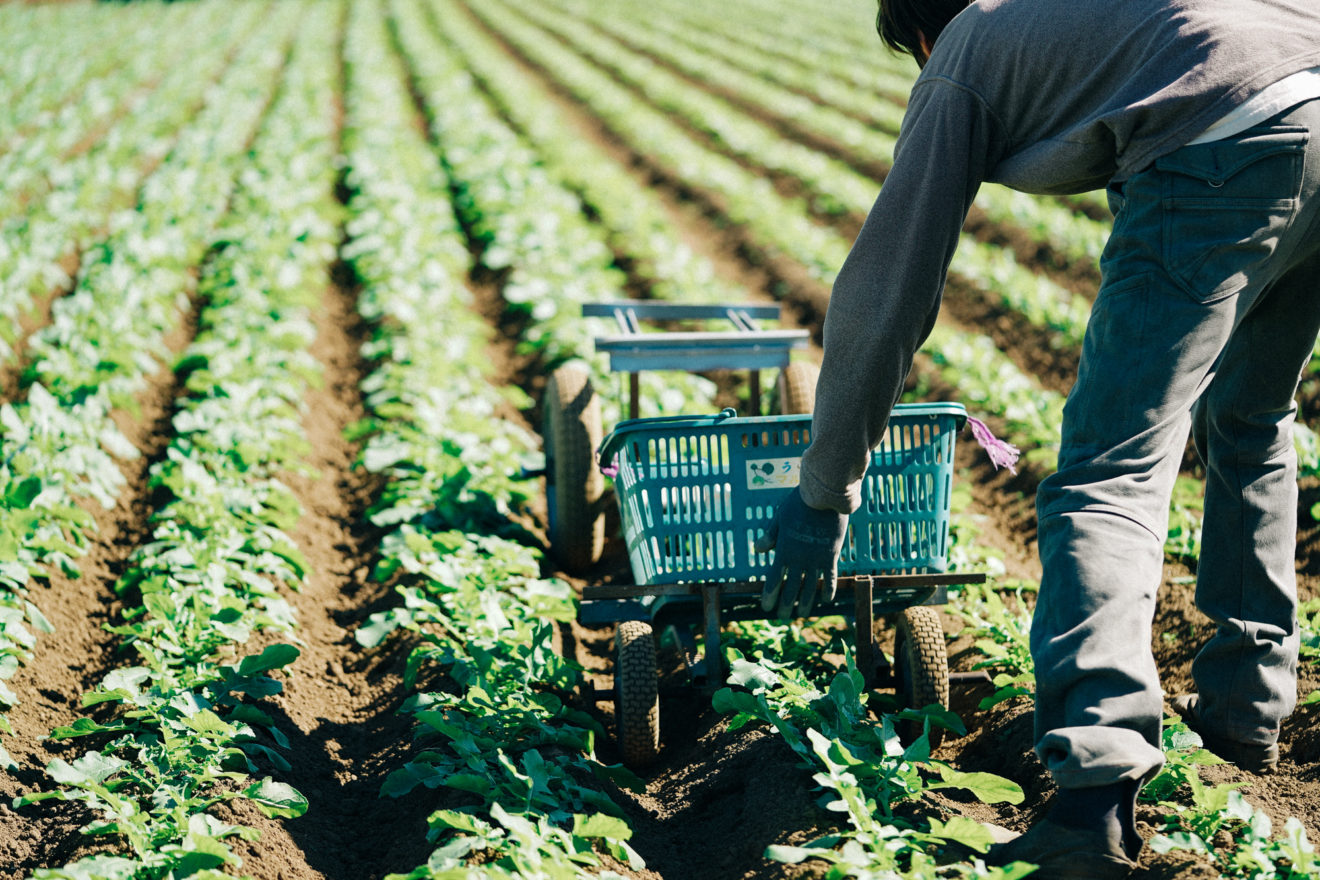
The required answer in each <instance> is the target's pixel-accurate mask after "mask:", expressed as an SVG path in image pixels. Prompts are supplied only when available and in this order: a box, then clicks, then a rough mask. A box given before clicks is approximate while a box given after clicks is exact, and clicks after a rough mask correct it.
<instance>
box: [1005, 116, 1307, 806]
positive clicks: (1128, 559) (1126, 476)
mask: <svg viewBox="0 0 1320 880" xmlns="http://www.w3.org/2000/svg"><path fill="white" fill-rule="evenodd" d="M1318 189H1320V100H1313V101H1309V102H1305V103H1303V104H1299V105H1297V106H1295V107H1293V108H1291V109H1289V110H1285V111H1284V112H1282V113H1280V114H1279V115H1278V116H1275V117H1274V118H1273V119H1270V120H1268V121H1267V122H1264V123H1261V124H1260V125H1257V126H1255V127H1253V128H1251V129H1249V130H1247V131H1245V132H1243V133H1241V134H1239V135H1236V136H1234V137H1232V138H1229V139H1226V140H1223V141H1218V142H1214V143H1208V144H1200V145H1195V146H1188V147H1183V148H1182V149H1179V150H1177V151H1175V152H1173V153H1171V154H1169V155H1167V156H1165V157H1164V158H1162V159H1159V160H1158V161H1156V162H1155V163H1154V165H1152V166H1151V167H1149V168H1147V169H1145V170H1143V171H1141V172H1140V173H1138V174H1136V175H1134V176H1132V177H1131V178H1129V179H1128V180H1126V181H1125V182H1124V183H1123V184H1122V185H1121V186H1115V187H1111V189H1110V204H1111V207H1112V208H1113V209H1114V214H1115V220H1114V231H1113V235H1112V237H1111V238H1110V240H1109V242H1108V244H1107V246H1106V248H1105V252H1104V254H1103V256H1102V258H1101V269H1102V275H1103V282H1102V284H1101V288H1100V292H1099V295H1098V297H1097V299H1096V302H1095V306H1094V309H1093V311H1092V313H1091V320H1090V323H1089V326H1088V327H1087V331H1086V339H1085V342H1084V344H1083V351H1082V359H1081V366H1080V369H1079V372H1078V377H1077V382H1076V384H1075V386H1074V387H1073V390H1072V392H1071V393H1070V394H1069V397H1068V402H1067V406H1066V407H1065V409H1064V418H1063V436H1062V449H1061V453H1060V456H1059V468H1058V471H1057V472H1056V473H1054V474H1052V475H1051V476H1050V477H1049V478H1047V479H1046V480H1045V481H1044V482H1043V483H1042V484H1041V486H1040V490H1039V493H1038V495H1037V499H1036V506H1037V515H1038V519H1039V542H1040V544H1039V549H1040V555H1041V563H1042V566H1043V569H1044V577H1043V580H1042V582H1041V589H1040V594H1039V601H1038V604H1037V607H1036V610H1035V616H1034V618H1033V623H1032V630H1031V650H1032V655H1033V657H1034V659H1035V664H1036V682H1037V698H1036V751H1037V754H1038V755H1039V756H1040V758H1041V761H1042V762H1043V763H1044V765H1045V766H1046V767H1047V768H1048V769H1049V771H1050V772H1051V774H1052V775H1053V777H1054V780H1055V782H1056V784H1057V785H1059V786H1060V787H1062V788H1080V787H1089V786H1095V785H1104V784H1108V783H1111V782H1116V781H1119V780H1124V779H1141V778H1148V777H1149V775H1151V774H1153V773H1154V772H1155V771H1157V770H1158V769H1159V767H1160V766H1161V765H1162V764H1163V760H1164V758H1163V753H1162V751H1161V749H1160V726H1161V720H1162V717H1163V692H1162V690H1161V688H1160V678H1159V671H1158V670H1157V669H1156V667H1155V662H1154V658H1153V655H1152V652H1151V624H1152V619H1153V616H1154V612H1155V603H1156V591H1157V590H1158V588H1159V586H1160V583H1161V581H1162V567H1163V559H1164V554H1163V545H1164V541H1165V537H1166V535H1167V532H1168V519H1169V503H1170V496H1171V493H1172V490H1173V483H1174V478H1175V477H1176V476H1177V474H1178V469H1179V465H1180V463H1181V461H1182V458H1183V453H1184V450H1185V449H1186V444H1187V437H1188V434H1189V432H1190V433H1191V435H1192V437H1193V438H1194V441H1195V445H1196V449H1197V451H1198V453H1199V454H1200V456H1201V459H1202V461H1203V462H1204V463H1205V468H1206V480H1205V487H1206V494H1205V521H1204V530H1203V538H1202V551H1201V556H1200V561H1199V563H1198V566H1197V586H1196V602H1197V605H1198V607H1199V608H1200V609H1201V611H1203V612H1204V613H1205V614H1206V615H1207V616H1208V617H1209V618H1210V619H1211V620H1212V621H1213V622H1214V625H1215V633H1214V636H1213V637H1212V638H1211V639H1210V641H1209V642H1208V643H1207V644H1206V645H1205V646H1204V648H1203V650H1201V651H1200V653H1199V654H1198V656H1197V657H1196V660H1195V663H1194V665H1193V675H1194V678H1195V681H1196V687H1197V691H1198V692H1199V693H1200V695H1201V699H1202V704H1201V708H1202V712H1201V714H1202V717H1203V720H1204V721H1205V723H1206V724H1207V725H1211V726H1213V727H1214V728H1215V729H1216V730H1218V731H1220V732H1221V733H1222V734H1223V735H1224V736H1227V737H1229V738H1231V739H1235V740H1240V741H1242V742H1256V743H1271V742H1274V741H1275V740H1276V739H1277V738H1278V735H1279V723H1280V721H1281V720H1282V719H1283V718H1285V717H1286V716H1287V715H1288V714H1289V713H1290V712H1291V711H1292V710H1293V708H1294V706H1295V704H1296V690H1297V684H1296V676H1297V650H1298V635H1297V622H1296V605H1297V599H1296V581H1295V563H1294V555H1295V545H1296V534H1297V462H1296V455H1295V453H1294V451H1293V445H1292V424H1293V420H1294V415H1295V411H1296V405H1295V403H1294V396H1295V394H1296V391H1297V385H1298V381H1299V378H1300V376H1301V372H1302V370H1303V368H1304V367H1305V365H1306V363H1307V362H1308V360H1309V359H1310V357H1311V353H1312V350H1313V347H1314V345H1315V342H1316V335H1317V332H1320V194H1317V190H1318Z"/></svg>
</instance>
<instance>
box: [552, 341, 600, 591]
mask: <svg viewBox="0 0 1320 880" xmlns="http://www.w3.org/2000/svg"><path fill="white" fill-rule="evenodd" d="M542 410H543V420H542V432H543V434H544V436H543V442H544V444H545V483H546V485H545V494H546V507H547V520H548V525H549V531H550V551H551V553H552V554H553V555H554V557H555V558H556V559H557V560H558V561H559V564H560V565H561V566H563V568H564V570H565V571H567V572H569V573H570V574H575V575H580V574H583V573H584V572H586V571H587V570H588V569H589V568H591V566H592V565H594V564H595V563H596V562H597V560H599V559H600V554H601V551H602V550H603V549H604V546H605V515H604V511H603V510H602V507H601V497H602V495H603V494H604V491H605V477H604V476H603V475H602V474H601V472H600V469H599V468H598V467H596V448H597V447H598V446H599V445H600V441H601V419H600V399H599V398H598V397H597V396H596V394H595V392H594V391H593V390H592V387H591V377H590V374H588V372H587V370H586V369H585V368H583V367H582V366H581V365H579V364H565V365H563V366H562V367H559V368H558V369H557V370H555V371H554V372H553V373H552V374H551V375H550V380H549V381H548V382H547V383H546V386H545V398H544V402H543V407H542Z"/></svg>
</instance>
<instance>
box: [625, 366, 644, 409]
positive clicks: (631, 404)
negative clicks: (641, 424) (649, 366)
mask: <svg viewBox="0 0 1320 880" xmlns="http://www.w3.org/2000/svg"><path fill="white" fill-rule="evenodd" d="M641 403H642V374H641V373H629V374H628V418H630V419H635V418H638V417H640V416H641V413H642V405H641Z"/></svg>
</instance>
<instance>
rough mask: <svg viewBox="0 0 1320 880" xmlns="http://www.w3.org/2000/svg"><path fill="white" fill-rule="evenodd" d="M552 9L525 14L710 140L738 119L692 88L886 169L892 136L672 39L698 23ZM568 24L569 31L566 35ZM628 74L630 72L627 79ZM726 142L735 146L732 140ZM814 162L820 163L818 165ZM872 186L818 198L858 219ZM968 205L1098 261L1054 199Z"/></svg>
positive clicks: (1074, 217) (1090, 237)
mask: <svg viewBox="0 0 1320 880" xmlns="http://www.w3.org/2000/svg"><path fill="white" fill-rule="evenodd" d="M557 5H559V6H561V7H563V8H564V10H565V11H564V12H563V13H561V14H560V15H559V16H555V15H552V14H551V13H550V12H549V11H548V10H546V9H545V8H544V7H537V8H536V9H535V10H528V12H529V13H532V14H534V15H535V17H536V19H537V20H538V22H540V23H542V24H543V25H547V26H552V29H553V30H554V32H555V33H557V34H559V35H560V36H561V38H563V39H566V40H569V41H570V42H572V43H573V44H574V46H575V47H577V48H579V49H580V50H585V51H587V52H588V53H589V54H590V55H591V57H593V58H596V59H597V60H598V61H601V62H602V63H605V64H607V65H608V66H609V67H610V68H611V69H612V70H616V71H618V72H620V73H621V74H622V75H623V76H624V77H625V79H627V80H628V81H629V82H632V83H633V84H634V85H635V86H636V87H638V88H640V89H642V90H644V91H646V92H647V93H648V95H650V94H655V93H657V92H658V94H659V95H660V96H661V99H662V100H663V101H665V102H667V103H673V102H682V103H686V102H688V101H692V102H699V103H698V104H697V106H698V110H700V104H701V103H704V104H705V105H706V106H707V107H709V108H710V109H709V111H707V112H703V113H702V114H701V117H700V122H699V125H700V126H701V127H703V128H706V127H717V128H718V130H719V132H720V133H719V134H717V136H720V137H722V136H723V135H722V132H723V131H724V130H726V129H727V128H729V127H730V125H731V123H730V122H721V121H720V116H721V115H725V114H728V115H729V119H730V120H732V119H736V118H738V117H742V116H744V115H745V114H743V113H740V112H738V111H736V110H733V109H732V108H730V107H729V106H728V105H727V104H726V103H725V102H723V101H719V100H713V99H711V98H709V97H701V96H702V92H701V91H700V89H698V88H694V86H693V84H692V82H691V80H696V81H698V82H700V83H719V84H720V86H721V89H722V90H724V91H726V92H728V93H731V94H734V95H736V96H737V97H738V99H739V101H740V102H742V103H746V104H749V105H752V106H754V107H756V108H759V109H760V110H761V111H763V112H766V113H769V114H770V115H771V117H772V118H774V119H777V120H781V121H787V122H790V123H791V125H792V127H793V128H794V129H797V130H801V131H806V132H810V133H813V134H817V135H820V136H823V137H826V138H829V139H830V140H831V141H832V142H835V143H838V144H841V145H846V155H849V156H853V157H861V158H862V160H863V161H866V162H868V163H870V162H875V161H880V162H884V163H891V162H892V161H893V153H894V140H895V139H894V137H893V135H892V134H890V133H888V132H886V131H884V130H877V129H875V128H874V127H872V126H871V125H868V124H866V123H863V122H859V121H858V120H855V119H853V118H851V117H850V116H848V115H847V114H845V113H843V112H841V111H840V110H838V109H836V108H834V107H833V106H830V105H829V104H827V103H821V102H820V101H818V100H813V99H812V98H809V97H806V96H804V95H801V94H796V93H794V92H790V91H788V90H786V89H784V88H783V87H780V86H776V85H775V84H773V83H769V82H767V81H766V80H765V79H764V78H763V77H761V76H760V75H759V74H757V73H756V72H754V71H750V70H747V69H745V68H743V67H741V66H739V65H737V64H734V63H731V62H729V61H725V60H723V59H721V58H720V57H719V55H720V54H721V53H718V52H716V51H714V50H713V49H712V47H707V46H702V47H700V48H693V47H690V46H688V45H685V41H682V40H680V39H679V34H681V33H691V32H700V31H699V29H700V22H697V23H693V24H687V23H674V24H670V25H666V24H664V23H663V19H662V20H661V22H659V23H657V25H655V26H654V27H652V26H647V27H641V26H639V25H638V24H637V19H636V18H635V17H633V16H628V15H624V14H622V10H620V11H619V12H617V13H616V14H613V15H608V16H605V17H603V18H602V17H600V16H593V17H591V18H590V19H588V17H587V16H586V15H585V14H584V7H583V6H582V5H581V3H580V2H577V0H563V2H561V3H558V4H557ZM584 20H591V21H593V22H599V24H597V25H596V26H595V27H593V28H584V27H582V26H581V24H582V22H583V21H584ZM556 21H557V22H558V24H557V25H556ZM570 22H572V23H573V25H572V26H569V27H565V25H568V24H569V23H570ZM601 34H608V35H609V39H604V40H603V39H601V36H600V35H601ZM616 41H617V42H616ZM725 51H727V50H725ZM638 53H645V54H644V55H642V54H638ZM651 57H653V58H656V59H658V60H659V61H661V62H663V63H664V64H666V65H672V66H673V67H674V68H676V69H677V70H678V71H679V72H681V73H682V74H684V76H685V77H686V78H676V77H675V75H674V74H670V73H667V72H666V70H665V69H664V68H663V67H661V66H660V65H658V64H655V63H650V62H649V61H648V60H647V59H648V58H651ZM630 70H631V71H637V72H636V73H631V72H629V71H630ZM642 70H645V71H646V75H645V76H642V75H641V74H640V71H642ZM676 109H677V108H676ZM679 112H688V111H683V110H680V111H679ZM750 124H751V122H750V121H743V122H742V123H741V124H740V126H739V128H742V129H746V128H747V127H748V126H749V125H750ZM775 134H776V135H777V137H776V139H777V140H778V141H779V142H780V143H784V144H788V143H789V142H788V141H785V139H784V137H783V135H780V134H778V132H775ZM726 142H729V143H733V144H735V145H736V143H737V141H736V140H732V141H726ZM816 161H818V162H819V159H818V160H816ZM858 176H859V177H860V175H858ZM861 179H862V180H866V178H861ZM876 183H877V182H876V181H867V184H866V185H862V184H860V183H859V184H858V188H859V189H860V191H861V192H862V193H864V194H866V198H865V200H864V201H863V203H862V204H861V205H855V204H853V203H851V202H849V201H848V198H847V197H848V194H849V193H850V192H851V191H852V189H853V188H851V187H850V188H844V189H841V190H840V192H839V193H838V194H835V193H833V192H830V191H829V190H826V192H825V193H823V195H825V196H833V197H834V198H836V199H840V200H841V204H842V205H844V206H846V207H847V208H848V210H850V211H857V210H859V209H860V213H862V214H864V213H865V212H866V210H867V209H868V208H869V207H870V202H871V201H872V200H873V199H874V190H875V187H876ZM975 204H976V205H977V207H978V208H980V209H982V210H983V211H984V212H985V213H986V216H987V217H989V218H990V219H991V220H994V221H995V222H999V223H1005V224H1007V225H1010V226H1014V225H1016V226H1019V227H1020V228H1023V229H1024V231H1027V232H1028V233H1029V234H1030V235H1031V236H1032V237H1033V238H1036V239H1037V240H1039V241H1041V242H1042V243H1046V244H1049V245H1050V246H1051V247H1052V248H1053V249H1054V251H1055V252H1056V253H1058V254H1060V255H1061V256H1063V257H1066V258H1067V259H1069V260H1087V259H1090V260H1092V261H1094V260H1095V259H1097V258H1098V257H1099V254H1100V249H1101V247H1103V245H1104V241H1105V237H1106V234H1107V226H1108V224H1104V223H1097V222H1096V221H1093V220H1091V219H1089V218H1088V217H1086V216H1084V215H1079V214H1076V213H1075V212H1073V211H1071V210H1069V209H1067V208H1065V207H1063V206H1062V205H1060V204H1059V203H1058V202H1057V201H1055V200H1053V199H1041V198H1037V197H1032V196H1027V195H1023V194H1021V193H1017V192H1014V191H1012V190H1008V189H1006V188H1004V187H1000V186H994V185H988V186H984V187H982V188H981V190H980V192H979V193H978V194H977V196H976V202H975Z"/></svg>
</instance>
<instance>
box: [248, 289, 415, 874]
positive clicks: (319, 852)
mask: <svg viewBox="0 0 1320 880" xmlns="http://www.w3.org/2000/svg"><path fill="white" fill-rule="evenodd" d="M334 276H335V279H336V281H337V283H335V284H332V285H329V286H328V287H327V289H326V291H325V293H324V296H323V298H322V303H321V307H320V308H319V309H318V310H317V313H316V326H317V337H316V340H315V342H314V343H313V347H312V354H313V355H314V356H315V357H316V359H317V360H318V361H319V362H320V363H321V365H322V367H323V371H324V372H323V381H322V382H321V383H319V387H316V388H313V389H311V390H309V391H308V392H307V395H306V398H305V400H306V407H305V412H306V415H305V417H304V430H305V432H306V438H307V440H308V442H309V443H310V445H311V449H312V453H311V457H310V459H309V460H308V461H307V464H309V465H310V466H311V468H312V469H313V471H314V475H312V476H306V475H301V474H291V475H287V476H286V477H284V481H285V482H286V483H287V484H288V485H289V487H290V488H291V489H292V490H293V492H294V494H295V496H296V497H297V499H298V501H299V503H300V505H301V507H302V515H301V517H300V518H299V521H298V525H297V527H296V528H295V529H294V531H293V532H292V535H291V536H292V538H293V539H294V541H295V542H296V543H297V545H298V546H299V548H300V549H301V550H302V552H303V554H304V555H305V557H306V558H307V560H308V563H309V565H310V572H309V575H308V577H307V579H306V582H305V583H304V585H303V586H302V588H301V589H300V590H299V591H298V592H296V593H293V594H292V595H290V597H289V601H290V603H291V604H292V605H293V606H294V608H295V609H296V612H297V620H298V631H297V633H296V637H297V639H298V641H297V644H298V646H299V649H300V650H301V652H302V654H301V656H300V657H299V658H298V660H297V661H296V662H295V663H294V664H293V666H292V667H291V669H290V672H289V676H288V679H287V681H286V685H285V690H284V693H283V694H281V695H279V696H277V697H275V698H273V699H272V700H271V701H270V704H271V705H270V706H269V711H270V712H271V714H272V717H274V718H275V719H276V721H277V726H278V727H279V728H280V729H281V730H282V731H284V733H285V734H286V735H287V736H288V737H289V739H290V742H291V748H290V749H289V750H288V751H287V752H286V753H285V754H286V755H287V758H288V760H289V763H290V764H291V765H292V769H291V770H290V771H288V772H286V773H284V774H282V775H281V778H283V779H284V780H285V781H287V782H288V783H289V784H291V785H293V786H294V787H295V788H297V789H298V790H299V791H300V792H302V794H303V795H304V796H305V797H306V798H307V800H308V802H309V804H310V806H309V808H308V811H307V813H306V815H304V816H302V817H300V818H297V819H289V820H284V821H274V820H269V819H265V818H263V817H262V816H261V815H260V814H259V813H257V811H256V810H255V809H253V808H252V807H251V806H250V805H247V804H244V803H237V804H234V805H233V809H234V812H235V813H236V815H237V817H238V819H239V821H242V822H243V823H244V824H246V825H250V826H252V827H255V828H258V829H259V830H261V831H262V837H261V840H260V841H258V842H256V843H253V844H250V845H246V846H243V847H240V848H239V850H238V851H239V853H240V854H241V855H242V856H243V858H244V871H245V872H246V873H249V874H251V875H252V876H255V877H258V878H271V880H274V878H284V880H304V878H305V880H368V878H378V877H381V876H384V875H385V874H387V873H390V872H398V871H407V870H410V869H411V868H412V867H413V866H414V865H416V864H420V863H421V862H423V861H425V859H426V856H427V855H428V854H429V853H430V849H429V848H428V846H427V844H426V816H427V814H428V812H429V809H428V808H427V806H426V804H425V803H423V802H422V801H423V800H424V797H412V798H404V799H400V800H393V799H388V798H384V799H383V798H381V797H380V787H381V784H382V783H383V782H384V780H385V777H386V776H387V775H388V774H389V773H390V772H391V771H392V770H395V769H397V768H398V767H400V766H401V765H402V764H403V763H404V762H405V761H406V760H407V758H406V755H407V751H408V743H409V741H410V739H411V734H410V724H409V720H408V718H407V716H404V715H400V714H398V708H399V705H400V704H401V703H402V701H403V699H404V698H405V697H406V696H407V694H408V692H407V690H406V688H405V687H404V684H403V677H402V671H403V654H402V653H401V652H400V650H399V649H394V650H387V651H383V652H380V651H378V652H367V651H366V650H365V649H363V648H361V647H359V646H358V644H357V643H356V642H355V641H354V640H353V631H354V630H355V629H356V628H357V626H358V625H359V624H360V623H363V622H364V621H365V620H366V618H367V617H368V616H369V615H370V614H371V613H372V612H374V611H376V610H379V609H380V607H382V606H385V605H389V604H392V598H391V596H390V595H388V593H387V588H386V587H385V586H384V585H382V584H379V583H377V582H376V581H375V580H373V579H372V577H371V569H372V565H373V563H374V561H375V557H374V552H375V548H376V547H377V546H378V544H379V541H380V537H381V530H379V529H377V528H376V527H374V526H372V525H371V524H370V523H369V521H368V520H367V518H366V515H367V511H368V509H369V507H370V505H371V503H372V501H373V500H374V499H375V498H376V496H377V495H378V492H379V489H380V480H379V478H378V477H376V476H375V475H372V474H369V473H368V472H366V471H365V470H363V469H361V468H357V467H355V462H356V461H357V458H358V455H359V452H360V450H359V447H358V444H357V443H355V442H350V441H349V440H348V439H346V437H345V429H347V428H348V427H349V426H350V425H352V424H354V423H355V422H358V421H359V420H361V419H362V418H364V417H365V416H366V410H365V407H364V405H363V401H362V396H361V391H360V384H361V381H362V379H363V378H364V377H365V376H366V375H367V372H368V367H367V365H366V364H364V363H363V361H362V358H361V354H360V350H361V346H362V343H363V342H364V341H365V340H366V339H367V338H368V334H369V330H368V328H367V327H366V326H365V325H364V323H363V321H362V319H361V318H360V317H359V316H358V314H357V312H356V309H355V297H354V294H355V289H356V282H355V279H354V278H353V276H352V272H351V270H350V269H349V268H348V267H346V266H344V265H343V264H340V265H339V266H337V268H336V270H335V272H334Z"/></svg>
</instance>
